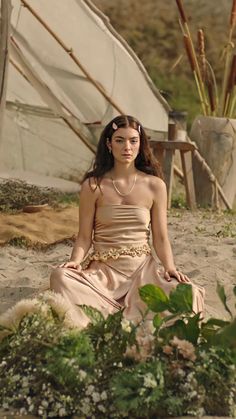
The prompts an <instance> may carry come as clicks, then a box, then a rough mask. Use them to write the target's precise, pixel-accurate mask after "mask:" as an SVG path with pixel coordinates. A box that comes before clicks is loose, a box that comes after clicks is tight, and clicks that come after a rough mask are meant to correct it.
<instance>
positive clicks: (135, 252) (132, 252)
mask: <svg viewBox="0 0 236 419" xmlns="http://www.w3.org/2000/svg"><path fill="white" fill-rule="evenodd" d="M150 253H151V248H150V246H149V245H148V244H146V243H145V244H143V245H141V246H125V247H122V248H120V249H119V248H116V247H111V248H110V249H108V250H104V251H93V252H92V253H91V254H90V255H88V257H87V258H86V262H87V259H88V261H92V260H100V261H102V262H105V261H106V260H107V259H109V258H111V259H118V258H119V257H120V256H123V255H129V256H132V257H135V256H141V255H143V254H146V255H149V254H150Z"/></svg>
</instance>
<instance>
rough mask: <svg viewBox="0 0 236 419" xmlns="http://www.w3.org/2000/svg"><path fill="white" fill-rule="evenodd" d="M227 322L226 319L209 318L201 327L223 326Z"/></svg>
mask: <svg viewBox="0 0 236 419" xmlns="http://www.w3.org/2000/svg"><path fill="white" fill-rule="evenodd" d="M229 323H230V322H229V321H226V320H221V319H215V318H211V319H209V320H207V322H206V323H203V324H202V328H204V327H208V326H218V327H224V326H227V325H228V324H229Z"/></svg>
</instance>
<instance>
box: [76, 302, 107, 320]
mask: <svg viewBox="0 0 236 419" xmlns="http://www.w3.org/2000/svg"><path fill="white" fill-rule="evenodd" d="M76 305H78V304H76ZM78 306H79V307H80V308H81V309H82V310H83V312H84V313H85V314H86V316H88V318H89V319H90V320H91V322H92V324H94V325H95V324H98V323H101V322H103V321H104V316H103V314H102V313H101V312H100V311H99V310H97V309H96V308H94V307H91V306H86V305H85V304H80V305H78Z"/></svg>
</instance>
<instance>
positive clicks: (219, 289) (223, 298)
mask: <svg viewBox="0 0 236 419" xmlns="http://www.w3.org/2000/svg"><path fill="white" fill-rule="evenodd" d="M216 291H217V294H218V295H219V297H220V300H221V302H222V303H223V304H224V307H225V310H226V311H228V313H229V314H230V316H231V317H233V316H232V313H231V311H230V309H229V307H228V305H227V297H226V294H225V289H224V286H223V285H221V284H220V283H219V282H217V287H216Z"/></svg>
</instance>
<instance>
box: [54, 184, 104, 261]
mask: <svg viewBox="0 0 236 419" xmlns="http://www.w3.org/2000/svg"><path fill="white" fill-rule="evenodd" d="M96 200H97V192H96V191H92V189H91V187H90V185H89V179H87V180H85V182H83V184H82V187H81V191H80V200H79V232H78V236H77V238H76V241H75V245H74V248H73V251H72V254H71V258H70V261H69V262H67V263H64V264H62V265H61V266H63V267H65V268H75V269H78V268H79V269H80V266H79V265H80V263H81V262H82V260H83V259H84V256H85V255H86V254H87V252H88V250H89V249H90V246H91V242H92V234H93V223H94V215H95V205H96Z"/></svg>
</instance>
